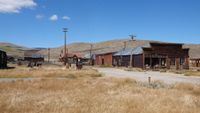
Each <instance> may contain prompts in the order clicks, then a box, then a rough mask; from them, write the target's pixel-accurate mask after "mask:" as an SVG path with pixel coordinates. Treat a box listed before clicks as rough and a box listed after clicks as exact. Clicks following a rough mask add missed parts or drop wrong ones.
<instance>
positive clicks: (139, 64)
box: [133, 54, 144, 68]
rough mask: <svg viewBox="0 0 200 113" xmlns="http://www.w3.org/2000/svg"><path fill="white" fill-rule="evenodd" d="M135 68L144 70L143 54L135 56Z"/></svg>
mask: <svg viewBox="0 0 200 113" xmlns="http://www.w3.org/2000/svg"><path fill="white" fill-rule="evenodd" d="M133 64H134V65H133V66H134V67H138V68H143V64H144V62H143V54H139V55H134V56H133Z"/></svg>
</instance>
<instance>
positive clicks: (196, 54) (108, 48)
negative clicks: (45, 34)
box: [0, 39, 200, 60]
mask: <svg viewBox="0 0 200 113" xmlns="http://www.w3.org/2000/svg"><path fill="white" fill-rule="evenodd" d="M150 41H151V40H135V41H131V40H129V39H119V40H109V41H104V42H98V43H83V42H80V43H72V44H69V45H67V48H68V52H76V53H89V51H90V48H91V45H92V50H93V51H92V52H93V53H105V52H114V51H118V50H120V49H122V48H123V47H124V42H126V47H127V48H130V47H137V46H142V45H147V44H149V42H150ZM157 42H158V41H157ZM183 47H184V48H190V57H191V58H200V44H185V45H184V46H183ZM0 49H2V50H4V51H6V52H7V53H8V54H11V55H14V56H23V50H27V49H39V50H40V51H39V53H40V54H42V55H44V56H45V58H47V55H48V50H47V49H46V48H26V47H22V46H18V45H15V44H11V43H0ZM63 49H64V47H63V46H61V47H57V48H51V51H50V54H51V59H55V60H56V59H58V58H59V55H60V53H61V51H62V50H63Z"/></svg>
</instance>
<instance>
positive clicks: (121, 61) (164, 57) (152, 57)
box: [113, 42, 189, 69]
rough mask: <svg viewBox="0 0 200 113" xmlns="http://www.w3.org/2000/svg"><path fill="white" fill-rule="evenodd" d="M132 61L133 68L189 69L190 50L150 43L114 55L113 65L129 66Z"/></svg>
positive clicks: (179, 45)
mask: <svg viewBox="0 0 200 113" xmlns="http://www.w3.org/2000/svg"><path fill="white" fill-rule="evenodd" d="M131 55H132V60H130V58H131ZM130 61H132V64H131V66H133V67H139V68H142V69H164V68H167V69H173V68H174V69H189V49H188V48H183V44H178V43H161V42H150V43H149V44H148V45H145V46H140V47H136V48H131V49H123V50H121V51H119V52H117V53H115V54H114V55H113V65H117V66H129V65H130Z"/></svg>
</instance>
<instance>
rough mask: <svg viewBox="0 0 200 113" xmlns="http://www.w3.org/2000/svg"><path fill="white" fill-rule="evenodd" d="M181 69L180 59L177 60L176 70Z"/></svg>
mask: <svg viewBox="0 0 200 113" xmlns="http://www.w3.org/2000/svg"><path fill="white" fill-rule="evenodd" d="M179 69H180V58H176V70H179Z"/></svg>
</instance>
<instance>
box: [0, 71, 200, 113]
mask: <svg viewBox="0 0 200 113" xmlns="http://www.w3.org/2000/svg"><path fill="white" fill-rule="evenodd" d="M59 71H60V70H59ZM59 71H57V72H55V73H54V74H56V75H57V76H58V75H59V74H60V72H59ZM9 73H10V72H9ZM24 73H25V72H24ZM34 73H35V74H41V73H39V72H38V71H36V72H34ZM49 73H51V72H49ZM65 73H67V71H65ZM72 73H76V74H74V76H76V77H75V78H73V79H72V78H70V77H67V78H65V79H56V78H50V79H49V78H48V79H46V78H43V79H37V80H19V81H13V82H0V111H1V112H2V113H199V111H200V93H199V91H200V90H199V88H200V86H193V85H189V84H177V85H175V86H174V87H171V88H166V87H160V88H154V87H147V86H148V85H147V84H145V85H144V84H142V83H137V82H136V81H135V80H133V79H128V78H127V79H122V78H120V79H119V78H109V77H98V78H97V77H93V76H90V74H91V73H93V74H96V75H98V73H97V72H96V71H92V72H90V71H88V72H87V70H84V71H78V72H77V71H75V72H73V71H72ZM88 73H90V74H88ZM35 74H34V75H33V76H35ZM42 74H45V76H46V74H47V72H42ZM42 74H41V75H40V76H44V75H42ZM62 74H64V73H62ZM80 75H81V76H80ZM88 75H89V76H88ZM50 76H53V75H50ZM83 76H84V77H83ZM85 76H87V77H85ZM153 84H162V83H160V82H159V81H157V82H155V83H153Z"/></svg>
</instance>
